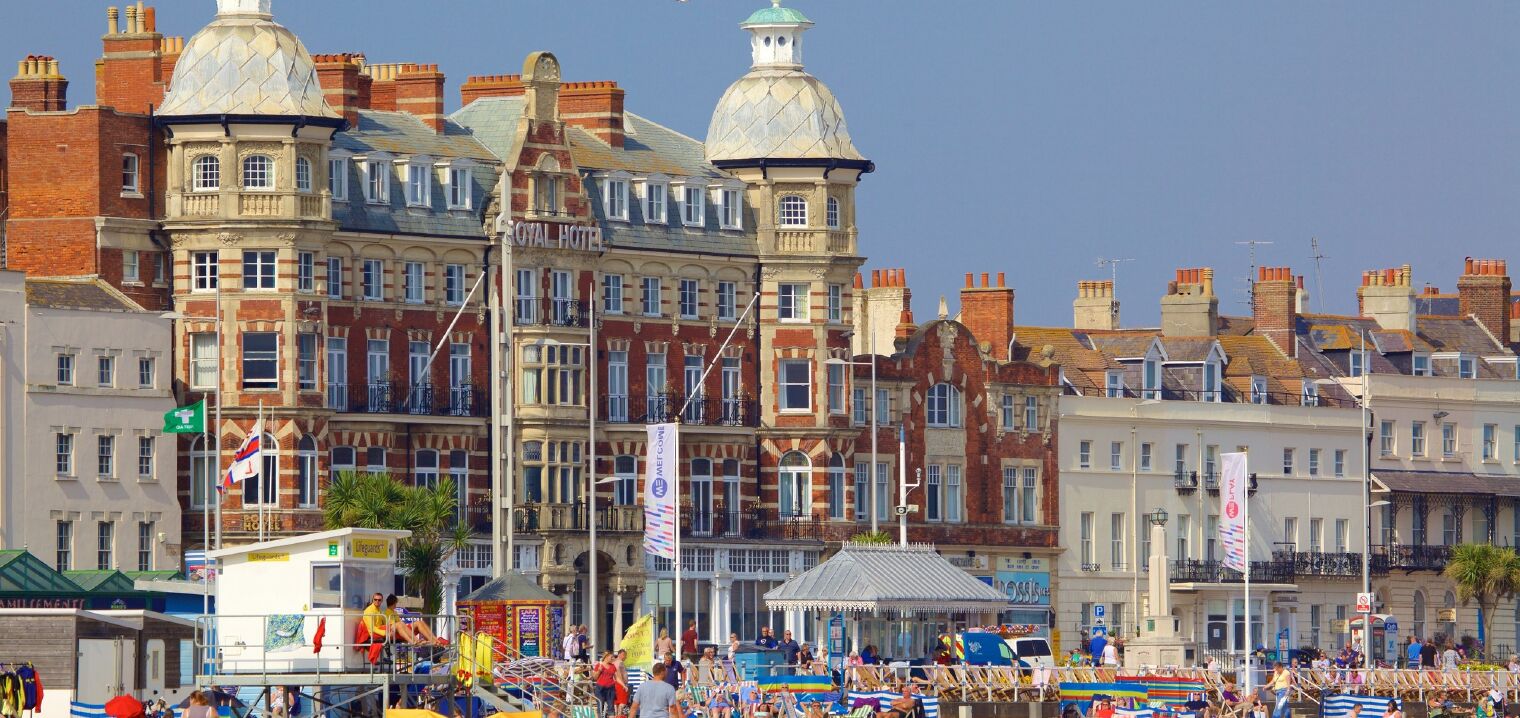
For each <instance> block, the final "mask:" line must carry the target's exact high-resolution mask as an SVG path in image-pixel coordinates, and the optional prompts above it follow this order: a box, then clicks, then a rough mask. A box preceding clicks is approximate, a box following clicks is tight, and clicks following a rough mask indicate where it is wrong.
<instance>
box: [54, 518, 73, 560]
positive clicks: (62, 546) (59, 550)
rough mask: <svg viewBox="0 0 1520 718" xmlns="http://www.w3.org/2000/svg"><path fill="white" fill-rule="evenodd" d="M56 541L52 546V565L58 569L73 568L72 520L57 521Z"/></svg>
mask: <svg viewBox="0 0 1520 718" xmlns="http://www.w3.org/2000/svg"><path fill="white" fill-rule="evenodd" d="M57 536H58V541H57V542H56V543H55V544H54V547H53V551H54V553H53V565H54V568H56V569H58V570H59V571H72V570H73V569H74V522H72V521H59V522H58V534H57Z"/></svg>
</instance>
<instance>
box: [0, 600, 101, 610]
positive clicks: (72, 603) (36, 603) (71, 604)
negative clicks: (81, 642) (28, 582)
mask: <svg viewBox="0 0 1520 718" xmlns="http://www.w3.org/2000/svg"><path fill="white" fill-rule="evenodd" d="M0 608H84V599H82V598H0Z"/></svg>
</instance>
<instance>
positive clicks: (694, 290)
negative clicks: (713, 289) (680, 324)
mask: <svg viewBox="0 0 1520 718" xmlns="http://www.w3.org/2000/svg"><path fill="white" fill-rule="evenodd" d="M676 299H677V300H678V301H677V302H676V311H677V312H678V313H679V314H680V316H681V318H682V319H696V318H697V316H698V312H700V311H701V303H702V283H701V282H700V281H698V280H696V279H685V278H683V279H679V280H677V283H676ZM688 310H689V311H688Z"/></svg>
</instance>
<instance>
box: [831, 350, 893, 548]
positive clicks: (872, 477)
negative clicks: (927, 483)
mask: <svg viewBox="0 0 1520 718" xmlns="http://www.w3.org/2000/svg"><path fill="white" fill-rule="evenodd" d="M867 336H868V338H869V340H870V349H869V351H870V352H871V361H868V362H865V361H851V360H848V359H840V358H837V357H835V358H833V359H829V360H827V361H825V362H824V364H827V365H830V366H867V365H869V366H870V367H871V401H870V402H868V404H869V405H870V407H871V470H870V472H869V473H868V474H867V475H866V481H867V482H869V484H870V486H871V491H870V495H871V507H870V508H869V509H868V511H869V512H870V514H871V533H876V532H877V531H878V530H880V523H879V520H880V515H879V514H878V512H877V510H876V509H877V503H876V502H877V501H878V497H877V496H876V472H877V468H876V416H877V414H876V335H875V334H868V335H867ZM857 483H858V482H857ZM904 521H905V522H906V518H904ZM907 531H908V529H907V525H906V523H904V525H903V529H902V533H903V537H904V538H903V542H904V543H907V538H906V536H907Z"/></svg>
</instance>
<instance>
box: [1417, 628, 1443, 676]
mask: <svg viewBox="0 0 1520 718" xmlns="http://www.w3.org/2000/svg"><path fill="white" fill-rule="evenodd" d="M1440 640H1441V637H1440V636H1436V637H1435V638H1433V639H1431V640H1429V641H1426V642H1424V643H1423V644H1421V645H1420V668H1428V669H1434V668H1435V667H1436V657H1437V656H1438V655H1439V654H1440V651H1439V649H1437V648H1436V644H1437V643H1440Z"/></svg>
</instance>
